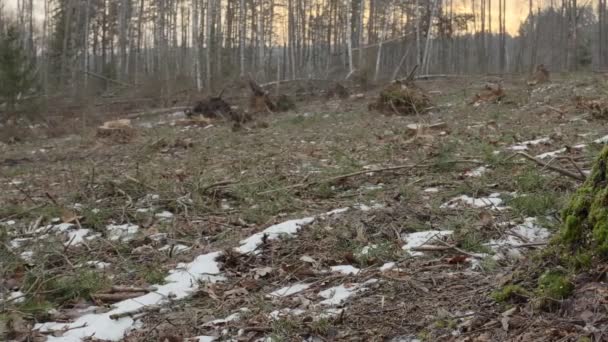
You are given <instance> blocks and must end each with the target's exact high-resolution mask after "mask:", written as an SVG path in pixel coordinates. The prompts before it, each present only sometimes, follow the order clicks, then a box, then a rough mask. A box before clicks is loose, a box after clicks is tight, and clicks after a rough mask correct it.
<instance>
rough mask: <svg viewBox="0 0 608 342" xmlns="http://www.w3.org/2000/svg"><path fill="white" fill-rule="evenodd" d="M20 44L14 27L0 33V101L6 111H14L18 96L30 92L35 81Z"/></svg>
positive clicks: (32, 70)
mask: <svg viewBox="0 0 608 342" xmlns="http://www.w3.org/2000/svg"><path fill="white" fill-rule="evenodd" d="M20 43H21V42H20V39H19V31H18V30H17V28H16V27H15V26H13V25H8V27H7V29H6V30H5V31H4V32H2V31H0V100H2V101H4V102H6V105H7V107H6V109H7V110H8V111H12V110H14V109H15V105H16V104H17V99H18V97H19V95H20V94H24V93H26V92H27V91H28V90H30V89H31V87H32V86H33V85H34V80H35V77H34V68H33V63H32V62H31V61H30V60H29V59H28V57H27V55H26V53H25V50H24V49H23V48H22V47H21V44H20Z"/></svg>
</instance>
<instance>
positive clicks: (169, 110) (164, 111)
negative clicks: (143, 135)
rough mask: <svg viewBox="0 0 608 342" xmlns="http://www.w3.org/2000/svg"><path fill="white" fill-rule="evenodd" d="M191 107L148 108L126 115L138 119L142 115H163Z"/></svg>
mask: <svg viewBox="0 0 608 342" xmlns="http://www.w3.org/2000/svg"><path fill="white" fill-rule="evenodd" d="M189 108H190V107H187V106H180V107H169V108H159V109H151V110H146V111H143V112H137V113H130V114H127V115H126V116H125V117H126V118H127V119H137V118H139V117H142V116H154V115H162V114H167V113H174V112H179V111H183V110H186V109H189Z"/></svg>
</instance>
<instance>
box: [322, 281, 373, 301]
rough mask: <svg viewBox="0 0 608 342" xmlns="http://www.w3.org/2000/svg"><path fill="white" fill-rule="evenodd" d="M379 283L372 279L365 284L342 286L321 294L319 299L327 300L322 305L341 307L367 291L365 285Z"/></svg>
mask: <svg viewBox="0 0 608 342" xmlns="http://www.w3.org/2000/svg"><path fill="white" fill-rule="evenodd" d="M377 281H378V280H377V279H370V280H368V281H366V282H365V283H363V284H356V283H355V284H342V285H339V286H335V287H331V288H329V289H327V290H323V291H321V292H319V297H321V298H325V300H324V301H321V303H320V304H321V305H327V306H336V305H340V304H342V303H344V302H345V301H346V300H347V299H348V298H350V297H352V296H353V295H355V294H357V293H359V292H363V291H365V290H367V288H366V287H365V285H368V284H373V283H375V282H377Z"/></svg>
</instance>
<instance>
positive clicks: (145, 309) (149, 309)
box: [110, 305, 161, 320]
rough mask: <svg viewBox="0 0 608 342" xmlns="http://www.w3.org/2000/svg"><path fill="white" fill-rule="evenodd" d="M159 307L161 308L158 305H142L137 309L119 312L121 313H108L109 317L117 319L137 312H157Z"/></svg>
mask: <svg viewBox="0 0 608 342" xmlns="http://www.w3.org/2000/svg"><path fill="white" fill-rule="evenodd" d="M160 309H161V306H160V305H149V306H143V307H141V308H139V309H137V310H133V311H127V312H121V313H117V314H113V315H110V319H113V320H117V319H121V318H124V317H133V316H137V315H139V314H144V313H150V312H158V311H160Z"/></svg>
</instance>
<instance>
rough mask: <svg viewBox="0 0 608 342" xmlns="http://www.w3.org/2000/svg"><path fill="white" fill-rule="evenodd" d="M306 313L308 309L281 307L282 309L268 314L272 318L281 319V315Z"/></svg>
mask: <svg viewBox="0 0 608 342" xmlns="http://www.w3.org/2000/svg"><path fill="white" fill-rule="evenodd" d="M304 313H306V311H305V310H302V309H289V308H285V309H281V310H275V311H273V312H271V313H270V314H269V315H268V316H269V317H270V318H271V319H274V320H277V319H280V318H281V317H286V316H300V315H303V314H304Z"/></svg>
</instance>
